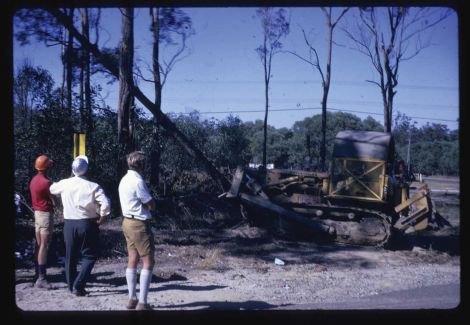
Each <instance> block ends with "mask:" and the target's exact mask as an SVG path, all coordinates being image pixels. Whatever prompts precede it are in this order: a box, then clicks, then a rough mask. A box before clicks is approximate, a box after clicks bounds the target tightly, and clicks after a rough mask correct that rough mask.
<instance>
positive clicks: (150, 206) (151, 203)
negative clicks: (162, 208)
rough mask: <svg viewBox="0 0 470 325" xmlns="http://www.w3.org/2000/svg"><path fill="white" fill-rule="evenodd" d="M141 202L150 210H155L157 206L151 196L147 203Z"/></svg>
mask: <svg viewBox="0 0 470 325" xmlns="http://www.w3.org/2000/svg"><path fill="white" fill-rule="evenodd" d="M143 204H144V206H145V207H146V208H147V209H149V210H150V211H155V209H156V208H157V206H156V204H155V200H154V199H153V198H152V199H151V200H150V201H148V202H147V203H143Z"/></svg>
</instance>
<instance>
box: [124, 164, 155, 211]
mask: <svg viewBox="0 0 470 325" xmlns="http://www.w3.org/2000/svg"><path fill="white" fill-rule="evenodd" d="M119 200H120V202H121V209H122V215H123V216H125V217H131V216H134V218H135V219H138V220H148V219H152V214H151V213H150V211H149V210H148V209H147V208H146V207H145V206H144V204H147V203H149V202H150V201H151V200H152V195H150V192H149V190H148V188H147V185H146V184H145V181H144V180H143V179H142V176H140V175H139V173H138V172H136V171H134V170H128V171H127V174H126V175H124V177H123V178H122V179H121V182H120V183H119Z"/></svg>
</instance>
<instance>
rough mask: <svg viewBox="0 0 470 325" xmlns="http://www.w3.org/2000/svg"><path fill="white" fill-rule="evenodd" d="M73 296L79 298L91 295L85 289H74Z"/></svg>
mask: <svg viewBox="0 0 470 325" xmlns="http://www.w3.org/2000/svg"><path fill="white" fill-rule="evenodd" d="M72 294H74V295H75V296H77V297H85V296H88V295H89V292H88V291H86V290H85V289H80V290H78V289H73V291H72Z"/></svg>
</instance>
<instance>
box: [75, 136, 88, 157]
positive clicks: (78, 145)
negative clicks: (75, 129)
mask: <svg viewBox="0 0 470 325" xmlns="http://www.w3.org/2000/svg"><path fill="white" fill-rule="evenodd" d="M85 140H86V135H85V133H74V134H73V158H75V157H77V156H80V155H83V156H86V154H85Z"/></svg>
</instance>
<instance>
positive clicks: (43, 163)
mask: <svg viewBox="0 0 470 325" xmlns="http://www.w3.org/2000/svg"><path fill="white" fill-rule="evenodd" d="M52 163H53V161H52V160H51V159H49V157H48V156H46V155H41V156H39V157H37V158H36V162H35V163H34V168H36V169H37V170H46V169H48V168H50V167H51V166H52Z"/></svg>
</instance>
